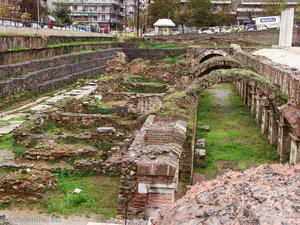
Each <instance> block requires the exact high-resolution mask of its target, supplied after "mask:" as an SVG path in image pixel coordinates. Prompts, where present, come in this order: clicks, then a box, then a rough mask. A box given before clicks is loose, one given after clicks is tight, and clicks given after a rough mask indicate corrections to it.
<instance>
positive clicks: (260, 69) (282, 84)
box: [234, 52, 300, 106]
mask: <svg viewBox="0 0 300 225" xmlns="http://www.w3.org/2000/svg"><path fill="white" fill-rule="evenodd" d="M234 57H235V58H236V59H237V60H238V61H239V62H241V64H242V65H243V66H244V67H245V68H248V69H251V70H253V71H255V72H256V73H258V74H260V75H261V76H263V77H264V78H266V79H267V80H268V81H270V82H271V83H272V84H274V85H276V86H278V87H279V88H280V90H281V91H282V92H283V93H284V94H285V95H286V96H287V97H288V98H289V99H290V100H291V101H293V102H294V104H295V105H298V106H300V71H299V70H297V69H293V68H290V67H288V66H284V65H281V64H276V63H274V62H272V61H270V60H268V59H262V58H260V57H257V56H253V55H250V54H248V53H245V52H236V53H235V55H234Z"/></svg>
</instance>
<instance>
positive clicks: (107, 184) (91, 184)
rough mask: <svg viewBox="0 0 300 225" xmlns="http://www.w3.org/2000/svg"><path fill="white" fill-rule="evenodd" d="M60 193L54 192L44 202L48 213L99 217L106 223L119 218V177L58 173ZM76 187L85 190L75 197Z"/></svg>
mask: <svg viewBox="0 0 300 225" xmlns="http://www.w3.org/2000/svg"><path fill="white" fill-rule="evenodd" d="M56 177H57V179H58V188H59V191H57V192H55V193H51V194H50V196H48V198H46V199H45V200H44V202H43V208H44V209H45V211H46V212H48V213H51V214H56V215H66V216H71V215H81V214H85V215H88V214H91V213H94V214H97V215H99V216H100V217H101V218H102V219H104V220H107V219H110V218H113V217H115V216H116V208H117V200H118V187H119V178H118V177H107V176H92V175H89V174H85V175H82V174H81V175H80V174H71V173H68V172H66V173H65V172H61V173H58V174H56ZM75 188H79V189H81V190H82V192H81V193H79V194H73V191H74V190H75Z"/></svg>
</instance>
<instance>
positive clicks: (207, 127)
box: [198, 125, 210, 132]
mask: <svg viewBox="0 0 300 225" xmlns="http://www.w3.org/2000/svg"><path fill="white" fill-rule="evenodd" d="M198 129H199V130H201V131H206V132H208V131H209V129H210V127H209V125H203V126H200V127H199V128H198Z"/></svg>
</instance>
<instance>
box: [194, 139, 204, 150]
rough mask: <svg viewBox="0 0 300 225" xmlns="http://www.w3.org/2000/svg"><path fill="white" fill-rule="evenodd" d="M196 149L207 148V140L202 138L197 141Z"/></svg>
mask: <svg viewBox="0 0 300 225" xmlns="http://www.w3.org/2000/svg"><path fill="white" fill-rule="evenodd" d="M196 148H205V138H200V139H198V140H197V141H196Z"/></svg>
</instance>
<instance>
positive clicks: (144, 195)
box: [118, 115, 187, 219]
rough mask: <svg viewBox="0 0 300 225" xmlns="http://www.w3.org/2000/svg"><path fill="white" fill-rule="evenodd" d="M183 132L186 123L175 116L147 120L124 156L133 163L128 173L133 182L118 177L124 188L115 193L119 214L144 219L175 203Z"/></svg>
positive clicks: (184, 137)
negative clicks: (153, 141) (133, 168)
mask: <svg viewBox="0 0 300 225" xmlns="http://www.w3.org/2000/svg"><path fill="white" fill-rule="evenodd" d="M159 128H160V130H159ZM186 131H187V123H186V122H185V121H183V120H180V119H178V118H177V117H172V116H153V115H150V116H149V117H148V118H147V120H146V121H145V123H144V125H143V127H142V128H141V130H140V132H139V133H138V135H137V136H136V137H135V139H134V141H133V142H132V144H131V146H130V147H129V149H128V156H129V157H130V158H131V160H132V162H134V163H135V164H136V170H135V171H130V172H131V175H134V178H135V179H131V177H128V176H126V174H125V175H123V176H121V183H122V184H125V185H123V186H121V187H120V192H119V193H120V195H119V210H118V213H119V214H120V215H122V216H123V217H129V218H137V217H138V218H142V219H147V218H149V217H150V216H156V215H157V213H158V211H162V210H165V209H166V208H167V207H168V206H170V204H172V202H174V201H175V190H176V189H177V184H178V178H179V159H180V155H181V153H182V151H183V144H184V142H185V140H186ZM157 134H158V135H157ZM170 134H176V135H175V136H176V137H175V136H174V135H173V136H174V137H175V138H174V137H173V136H172V137H171V136H170ZM165 137H166V138H165ZM154 139H156V142H155V143H152V142H151V141H150V140H154ZM160 140H161V141H160ZM127 175H128V174H127ZM128 178H130V179H128ZM129 190H131V191H129Z"/></svg>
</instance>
